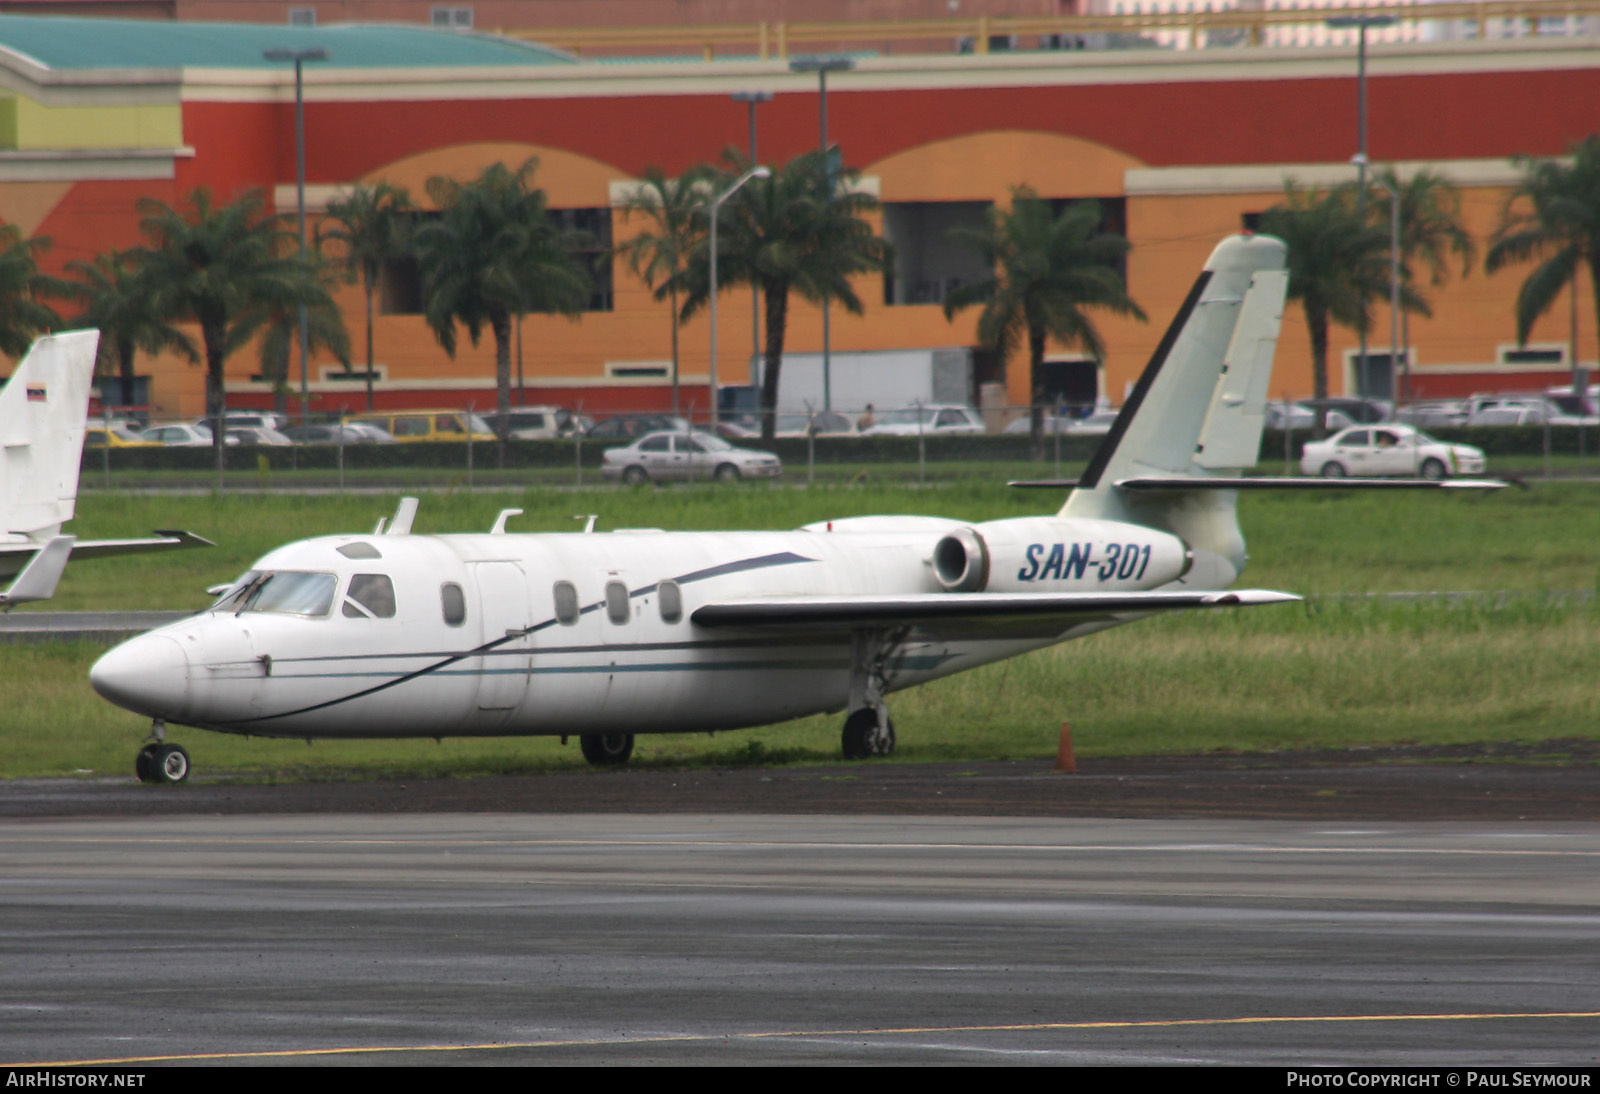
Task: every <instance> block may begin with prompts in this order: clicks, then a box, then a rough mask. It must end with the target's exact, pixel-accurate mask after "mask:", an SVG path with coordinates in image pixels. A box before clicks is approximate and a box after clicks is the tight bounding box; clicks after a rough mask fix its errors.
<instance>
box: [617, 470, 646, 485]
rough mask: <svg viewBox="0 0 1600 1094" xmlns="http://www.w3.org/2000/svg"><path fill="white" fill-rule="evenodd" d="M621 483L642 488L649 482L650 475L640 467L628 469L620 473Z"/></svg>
mask: <svg viewBox="0 0 1600 1094" xmlns="http://www.w3.org/2000/svg"><path fill="white" fill-rule="evenodd" d="M622 481H623V482H625V483H627V484H628V485H629V486H643V485H644V484H645V483H647V482H649V481H650V475H649V473H648V472H647V471H645V469H644V468H642V467H630V468H628V469H627V470H626V471H624V472H623V473H622Z"/></svg>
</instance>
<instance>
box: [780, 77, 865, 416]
mask: <svg viewBox="0 0 1600 1094" xmlns="http://www.w3.org/2000/svg"><path fill="white" fill-rule="evenodd" d="M855 67H856V63H855V61H853V60H851V59H850V58H849V57H798V58H796V59H795V60H793V61H790V62H789V71H791V72H815V73H816V74H817V112H818V128H819V129H820V130H821V136H822V139H821V143H820V146H819V147H820V148H821V149H822V173H823V193H824V196H825V200H827V201H832V200H833V171H832V167H831V165H830V164H829V163H828V73H830V72H849V71H850V70H851V69H853V68H855ZM828 310H829V309H828V296H827V294H826V293H824V294H823V296H822V409H823V410H832V409H833V358H832V354H831V341H832V339H831V334H832V332H831V330H830V329H829V315H828Z"/></svg>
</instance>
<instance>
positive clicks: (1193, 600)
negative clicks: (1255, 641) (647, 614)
mask: <svg viewBox="0 0 1600 1094" xmlns="http://www.w3.org/2000/svg"><path fill="white" fill-rule="evenodd" d="M1299 599H1300V598H1299V597H1297V596H1295V595H1293V594H1292V593H1280V592H1273V591H1271V590H1267V589H1234V590H1227V591H1222V592H1203V593H1188V592H1184V593H1161V592H1123V593H914V594H909V595H905V596H792V597H769V598H763V599H751V600H733V601H724V602H722V603H717V604H705V605H703V606H701V607H699V608H697V609H695V611H694V612H693V613H692V614H691V615H690V617H689V618H690V619H691V620H693V622H695V623H696V624H698V625H700V626H702V627H743V628H750V627H757V628H764V627H776V628H782V629H785V630H789V629H795V628H803V629H856V628H861V627H900V626H917V627H920V628H923V629H927V630H934V631H938V630H941V629H943V628H944V627H949V626H957V627H960V628H961V629H963V630H970V629H971V628H972V627H973V626H978V627H981V628H982V629H983V630H985V631H987V632H990V633H991V634H993V635H994V636H996V637H1003V636H1005V635H1006V634H1007V633H1009V632H1010V631H1012V630H1013V629H1015V630H1016V631H1017V632H1018V633H1021V632H1030V633H1031V632H1037V631H1039V630H1040V629H1041V627H1045V626H1059V627H1061V628H1065V627H1069V626H1074V625H1076V624H1079V623H1088V622H1094V621H1097V620H1107V619H1113V618H1116V617H1118V616H1124V615H1143V614H1145V613H1148V612H1165V611H1180V610H1184V609H1192V608H1226V607H1234V606H1238V605H1253V604H1282V603H1288V602H1291V601H1296V600H1299Z"/></svg>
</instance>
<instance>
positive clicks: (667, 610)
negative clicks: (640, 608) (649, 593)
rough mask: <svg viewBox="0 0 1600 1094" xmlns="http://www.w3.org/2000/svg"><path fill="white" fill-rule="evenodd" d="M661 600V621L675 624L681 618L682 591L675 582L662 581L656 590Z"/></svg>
mask: <svg viewBox="0 0 1600 1094" xmlns="http://www.w3.org/2000/svg"><path fill="white" fill-rule="evenodd" d="M656 593H657V595H658V596H659V597H660V598H661V621H662V622H663V623H676V622H678V621H679V620H680V619H682V618H683V590H682V589H680V588H678V583H677V582H676V581H663V582H662V583H661V584H660V585H659V586H658V587H657V589H656Z"/></svg>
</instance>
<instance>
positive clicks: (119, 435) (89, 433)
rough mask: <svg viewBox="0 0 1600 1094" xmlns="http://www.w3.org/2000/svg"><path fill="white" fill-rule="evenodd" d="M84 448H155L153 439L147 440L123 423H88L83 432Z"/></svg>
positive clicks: (155, 444)
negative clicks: (106, 424) (107, 424)
mask: <svg viewBox="0 0 1600 1094" xmlns="http://www.w3.org/2000/svg"><path fill="white" fill-rule="evenodd" d="M83 447H85V448H155V447H157V443H156V442H155V441H147V440H145V439H144V438H143V437H141V436H140V435H139V434H138V433H137V432H135V431H134V430H132V429H129V428H128V427H127V426H125V425H117V424H112V425H109V426H104V425H90V426H89V428H88V429H87V430H85V431H84V434H83Z"/></svg>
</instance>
